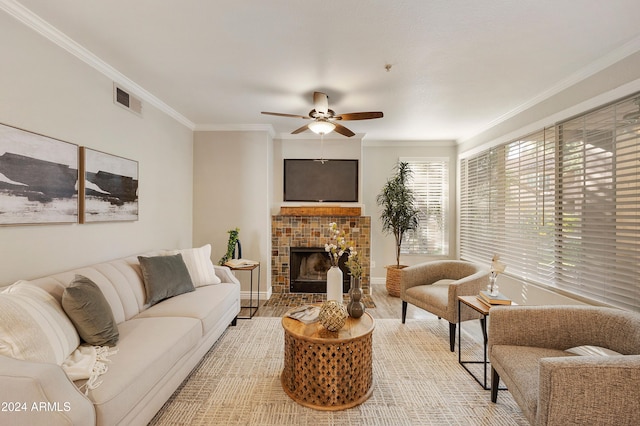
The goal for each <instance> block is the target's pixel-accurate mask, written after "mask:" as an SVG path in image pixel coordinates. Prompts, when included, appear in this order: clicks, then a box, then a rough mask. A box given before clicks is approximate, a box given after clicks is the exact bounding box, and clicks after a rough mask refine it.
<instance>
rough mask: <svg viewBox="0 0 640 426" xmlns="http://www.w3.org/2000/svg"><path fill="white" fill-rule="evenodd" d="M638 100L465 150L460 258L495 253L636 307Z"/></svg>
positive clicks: (586, 292) (549, 281)
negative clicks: (477, 149) (503, 141)
mask: <svg viewBox="0 0 640 426" xmlns="http://www.w3.org/2000/svg"><path fill="white" fill-rule="evenodd" d="M637 102H638V100H636V99H634V98H629V99H626V100H622V101H619V102H616V103H613V104H610V105H607V106H604V107H601V108H599V109H597V110H594V111H591V112H589V113H585V114H582V115H580V116H578V117H575V118H572V119H569V120H566V121H564V122H560V123H557V124H556V125H555V126H553V127H549V128H546V129H543V130H541V131H539V132H536V133H533V134H531V135H528V136H527V137H523V138H520V139H518V140H515V141H511V142H508V143H506V144H502V145H500V146H497V147H494V148H492V149H490V150H487V151H484V152H481V153H479V154H477V155H474V156H472V157H469V158H465V159H462V160H461V164H460V182H461V188H460V255H461V258H463V259H468V260H472V261H475V262H479V263H484V264H486V265H487V266H488V264H489V262H490V259H491V257H492V256H493V254H494V253H498V254H500V255H501V258H502V260H503V262H504V263H505V264H507V265H508V269H507V272H508V273H510V274H513V275H515V276H518V277H520V278H522V279H524V280H525V281H532V282H538V283H542V284H545V285H548V286H552V287H556V288H558V289H561V290H563V291H567V292H570V293H573V294H576V295H580V296H583V297H586V298H589V299H593V300H597V301H600V302H604V303H607V304H611V305H614V306H619V307H622V308H626V309H631V310H636V311H640V223H639V219H640V214H639V212H640V119H638V118H634V117H635V114H633V113H634V112H637V111H639V108H640V105H638V103H637ZM639 115H640V114H639Z"/></svg>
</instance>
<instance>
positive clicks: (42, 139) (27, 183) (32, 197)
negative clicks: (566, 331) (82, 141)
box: [0, 124, 78, 225]
mask: <svg viewBox="0 0 640 426" xmlns="http://www.w3.org/2000/svg"><path fill="white" fill-rule="evenodd" d="M77 183H78V146H77V145H74V144H71V143H68V142H63V141H60V140H57V139H53V138H50V137H47V136H42V135H39V134H36V133H32V132H28V131H25V130H21V129H18V128H15V127H11V126H7V125H4V124H0V225H20V224H47V223H74V222H76V223H77V222H78V187H77Z"/></svg>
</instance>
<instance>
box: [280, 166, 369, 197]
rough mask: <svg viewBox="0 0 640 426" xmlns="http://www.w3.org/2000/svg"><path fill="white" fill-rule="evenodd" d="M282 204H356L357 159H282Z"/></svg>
mask: <svg viewBox="0 0 640 426" xmlns="http://www.w3.org/2000/svg"><path fill="white" fill-rule="evenodd" d="M283 199H284V201H316V202H326V201H328V202H336V201H340V202H354V203H357V202H358V160H309V159H289V158H287V159H285V160H284V196H283Z"/></svg>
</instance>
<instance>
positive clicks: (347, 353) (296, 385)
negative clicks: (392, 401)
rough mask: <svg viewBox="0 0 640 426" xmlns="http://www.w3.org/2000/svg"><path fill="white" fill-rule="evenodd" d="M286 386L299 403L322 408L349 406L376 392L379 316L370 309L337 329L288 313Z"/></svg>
mask: <svg viewBox="0 0 640 426" xmlns="http://www.w3.org/2000/svg"><path fill="white" fill-rule="evenodd" d="M282 327H283V328H284V369H283V370H282V375H281V376H280V379H281V381H282V388H283V389H284V391H285V392H286V393H287V395H289V396H290V397H291V399H293V400H294V401H296V402H297V403H299V404H302V405H304V406H306V407H310V408H314V409H316V410H344V409H346V408H351V407H354V406H356V405H358V404H361V403H363V402H364V401H366V400H367V398H369V396H371V392H372V390H373V386H372V385H373V372H372V356H371V355H372V354H371V336H372V333H373V329H374V321H373V318H372V317H371V315H369V314H368V313H367V312H365V313H364V315H363V316H362V317H360V318H358V319H354V318H351V317H349V318H347V322H346V324H345V325H344V327H342V329H340V330H339V331H336V332H331V331H328V330H326V329H325V328H324V327H322V325H321V324H320V323H319V322H316V323H313V324H308V325H307V324H304V323H302V322H300V321H297V320H295V319H293V318H289V317H287V316H285V317H284V318H282Z"/></svg>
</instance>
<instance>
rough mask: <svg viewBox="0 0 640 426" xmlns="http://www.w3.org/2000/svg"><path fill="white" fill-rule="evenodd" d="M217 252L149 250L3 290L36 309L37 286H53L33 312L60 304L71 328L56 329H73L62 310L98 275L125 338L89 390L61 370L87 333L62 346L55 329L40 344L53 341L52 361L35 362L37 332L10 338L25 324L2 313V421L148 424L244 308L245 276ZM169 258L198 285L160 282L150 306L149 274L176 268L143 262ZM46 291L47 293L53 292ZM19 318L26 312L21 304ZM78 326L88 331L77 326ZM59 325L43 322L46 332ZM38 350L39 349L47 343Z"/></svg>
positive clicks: (1, 298) (3, 298)
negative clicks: (175, 290) (213, 256)
mask: <svg viewBox="0 0 640 426" xmlns="http://www.w3.org/2000/svg"><path fill="white" fill-rule="evenodd" d="M207 253H209V255H210V246H205V247H202V248H199V249H187V250H175V251H170V252H167V251H156V252H151V253H145V254H144V255H143V256H142V257H138V256H130V257H127V258H123V259H118V260H114V261H110V262H105V263H100V264H95V265H91V266H87V267H84V268H78V269H75V270H71V271H67V272H63V273H58V274H54V275H50V276H46V277H42V278H39V279H35V280H31V281H28V282H21V283H19V284H15V285H14V286H12V287H11V288H10V290H6V289H5V292H4V293H0V304H1V303H6V304H5V305H3V306H9V307H11V306H13V305H12V303H14V302H15V301H16V300H18V299H20V300H22V302H20V303H26V305H25V306H26V308H25V310H26V311H28V310H29V309H30V305H29V303H30V299H29V298H30V297H32V296H31V293H32V292H35V290H33V287H34V286H35V287H38V288H40V289H44V290H45V291H46V293H48V294H49V295H51V296H53V299H51V300H48V302H47V303H49V306H47V307H46V309H45V308H38V309H35V311H34V313H33V315H35V316H37V315H38V313H39V312H44V313H46V312H45V311H48V310H49V309H50V308H51V312H57V313H52V314H51V316H52V317H54V316H55V317H56V318H55V319H54V320H52V321H59V322H60V324H62V325H59V326H58V325H55V326H56V327H59V328H60V327H62V328H64V327H65V324H66V323H67V321H68V320H69V319H71V317H69V318H66V319H65V318H62V317H61V316H60V314H59V313H60V312H69V311H68V310H66V311H65V310H64V309H63V310H60V308H61V307H62V308H66V306H67V305H66V304H65V305H63V303H62V302H63V299H64V298H66V297H68V295H69V294H70V293H69V290H68V289H67V288H68V287H70V284H71V283H72V282H77V281H78V279H80V282H84V281H91V282H93V283H94V284H95V285H96V286H97V287H98V288H99V290H100V293H101V294H102V295H103V296H104V299H105V300H106V302H107V303H108V306H109V308H110V310H111V313H112V315H113V320H114V322H115V324H116V325H117V326H116V327H115V328H114V329H113V330H111V332H114V331H115V333H116V336H115V338H116V339H117V343H114V344H113V345H110V346H104V348H106V351H107V354H108V357H107V359H105V360H104V362H103V363H102V365H103V366H105V367H106V372H104V371H102V372H101V374H100V376H99V377H98V378H97V380H94V381H93V386H90V387H87V380H76V381H75V382H74V381H72V377H73V376H70V375H69V374H68V372H67V370H65V369H63V367H62V366H61V364H64V365H66V362H67V361H65V362H64V363H61V362H60V360H61V359H62V357H64V356H72V355H73V354H67V352H69V348H72V347H73V346H74V345H76V343H82V340H83V339H84V338H83V339H80V337H78V336H79V335H78V336H75V337H74V335H73V332H69V331H67V333H66V336H62V337H60V339H59V341H62V342H66V343H63V344H58V343H56V344H52V343H51V342H52V341H54V340H55V339H53V336H50V335H51V334H54V333H53V332H51V331H49V332H47V333H49V336H47V335H45V336H44V338H40V340H39V341H38V342H41V343H42V346H43V347H46V346H47V345H52V349H51V350H50V351H49V352H45V353H44V355H42V356H44V357H45V358H43V359H45V360H46V362H42V361H33V360H32V359H28V358H29V356H31V355H29V354H27V355H26V356H25V355H24V354H19V353H18V352H20V350H21V349H20V348H19V346H20V344H23V343H24V342H23V341H22V342H21V340H22V337H23V336H24V338H25V339H27V338H28V335H29V333H30V331H29V330H28V329H27V330H26V331H25V332H18V333H22V334H18V337H17V338H14V340H13V341H11V338H10V337H7V336H10V335H11V334H12V333H16V332H17V331H16V330H19V328H20V327H15V326H13V325H11V324H6V322H7V321H9V320H10V321H12V322H14V323H15V322H16V320H15V317H10V314H11V312H10V311H11V309H8V308H6V307H5V311H4V312H0V354H2V355H0V403H2V407H0V424H11V425H21V424H24V425H47V426H53V425H63V424H64V425H96V424H97V425H145V424H147V423H148V422H149V420H150V419H152V418H153V416H154V415H155V413H156V412H157V411H158V410H159V409H160V408H161V407H162V405H163V404H164V403H165V402H166V401H167V399H168V398H169V397H170V396H171V395H172V394H173V392H174V391H175V390H176V389H177V388H178V386H179V385H180V383H181V382H182V381H183V380H184V379H185V378H186V377H187V376H188V375H189V373H190V372H191V370H192V369H193V368H194V367H195V366H196V365H197V364H198V362H199V361H200V360H201V359H202V357H203V356H204V355H205V354H206V353H207V352H208V351H209V350H210V348H211V347H212V345H213V344H214V343H215V342H216V340H218V338H219V337H220V336H221V335H222V334H223V333H224V331H225V330H226V328H227V327H228V326H229V325H230V324H232V325H235V321H236V318H237V315H238V313H239V312H240V284H239V282H238V281H237V279H236V278H235V277H234V276H233V274H232V273H231V272H230V270H229V269H228V268H226V267H219V266H214V265H213V264H211V261H210V259H209V256H207V255H206V254H207ZM163 257H166V258H167V259H169V258H171V259H174V260H175V258H181V259H183V261H184V265H185V266H186V267H187V270H188V273H189V274H190V278H191V283H190V284H192V285H191V286H189V285H190V284H189V283H187V285H186V290H184V289H183V290H184V291H183V290H181V291H180V292H179V293H180V294H177V295H173V294H165V293H163V292H166V290H167V289H166V288H160V295H159V296H158V294H156V295H155V296H154V295H151V297H155V300H153V301H151V303H150V294H149V282H148V280H149V279H157V278H158V277H161V278H162V277H165V276H167V274H169V275H171V273H173V272H172V271H171V270H170V269H171V268H169V269H162V267H161V268H160V269H158V270H156V271H153V270H151V271H150V270H146V269H145V270H143V268H141V261H143V260H144V261H146V260H147V259H152V260H156V259H160V258H163ZM161 260H162V262H164V261H165V260H164V259H161ZM167 271H168V272H167ZM184 281H189V279H186V280H184ZM182 284H183V283H180V284H179V285H180V286H182ZM25 289H26V290H27V291H25ZM65 289H67V290H66V291H65ZM11 292H13V293H15V295H11V294H10V293H11ZM169 293H171V289H169ZM34 294H35V293H34ZM36 296H37V297H40V298H42V297H41V296H46V294H45V295H41V294H39V293H38V294H36ZM12 298H13V299H12ZM44 299H46V297H44ZM44 299H43V300H44ZM25 300H26V302H24V301H25ZM53 300H55V302H54V301H53ZM64 300H66V299H64ZM38 303H40V302H38ZM38 306H39V305H38ZM83 306H84V305H81V306H80V310H79V311H80V312H79V313H81V314H86V313H87V309H89V308H83ZM14 314H15V315H18V317H19V315H22V314H21V312H20V310H19V309H17V310H16V312H14ZM74 315H75V314H74ZM92 315H93V318H95V319H98V320H99V319H105V318H107V317H108V316H109V315H108V313H107V314H103V313H100V314H91V315H85V317H87V318H88V319H89V320H90V321H91V319H92ZM7 318H10V319H7ZM2 321H5V324H2V323H1V322H2ZM47 321H48V320H45V322H47ZM18 322H20V321H18ZM27 322H28V321H27ZM49 322H51V321H49ZM72 324H73V325H74V326H76V328H77V329H78V330H80V329H79V328H78V327H79V325H78V324H76V322H74V321H72ZM18 325H19V326H20V325H24V323H22V324H18ZM49 325H51V324H45V325H43V326H42V327H43V329H46V327H47V326H49ZM2 327H4V329H3V328H2ZM67 329H68V327H67ZM3 330H4V336H3ZM49 337H51V339H49ZM111 337H113V336H111ZM74 339H75V340H74ZM16 340H17V342H16ZM56 345H57V346H56ZM34 346H35V347H36V349H38V348H40V346H41V344H40V343H36V344H35V345H34ZM85 346H87V345H85ZM89 346H90V345H89ZM65 347H66V348H67V350H66V351H65V350H64V348H65ZM90 347H91V346H90ZM61 348H62V349H61ZM22 350H24V348H23V349H22ZM12 351H13V352H12ZM26 352H28V351H26ZM48 353H50V354H52V355H50V357H49V358H46V356H49V355H47V354H48ZM11 354H14V355H15V356H13V355H11ZM20 358H23V359H20ZM24 358H27V359H26V360H25V359H24ZM67 359H68V358H67Z"/></svg>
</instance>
